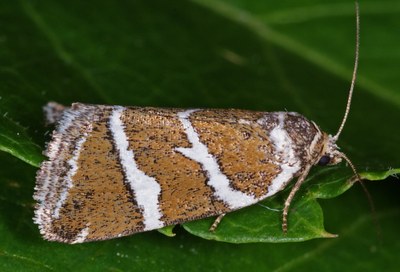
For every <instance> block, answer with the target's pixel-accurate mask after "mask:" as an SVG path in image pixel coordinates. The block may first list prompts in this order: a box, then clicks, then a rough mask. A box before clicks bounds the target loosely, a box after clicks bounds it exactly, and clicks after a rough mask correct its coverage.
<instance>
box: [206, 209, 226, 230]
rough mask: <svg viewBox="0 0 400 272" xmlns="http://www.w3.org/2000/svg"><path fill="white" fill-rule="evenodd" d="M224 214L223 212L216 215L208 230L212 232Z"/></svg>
mask: <svg viewBox="0 0 400 272" xmlns="http://www.w3.org/2000/svg"><path fill="white" fill-rule="evenodd" d="M224 216H225V213H223V214H220V215H218V217H217V218H216V219H215V221H214V223H212V225H211V227H210V228H209V229H208V230H209V231H211V232H214V231H215V230H216V229H217V227H218V225H219V223H221V221H222V218H224Z"/></svg>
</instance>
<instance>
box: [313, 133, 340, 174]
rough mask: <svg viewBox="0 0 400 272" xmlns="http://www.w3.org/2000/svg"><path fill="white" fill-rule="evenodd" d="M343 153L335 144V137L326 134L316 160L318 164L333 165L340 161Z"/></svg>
mask: <svg viewBox="0 0 400 272" xmlns="http://www.w3.org/2000/svg"><path fill="white" fill-rule="evenodd" d="M343 155H344V154H343V153H342V152H340V151H339V147H338V146H337V145H336V138H335V137H333V136H331V135H328V137H327V138H326V142H325V146H324V148H323V151H322V153H321V156H320V158H319V160H318V165H321V166H325V165H335V164H338V163H340V162H341V161H342V158H343Z"/></svg>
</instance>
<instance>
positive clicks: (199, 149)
mask: <svg viewBox="0 0 400 272" xmlns="http://www.w3.org/2000/svg"><path fill="white" fill-rule="evenodd" d="M195 111H198V109H192V110H187V111H182V112H179V113H178V118H179V120H180V121H181V123H182V126H183V128H184V129H185V132H186V135H187V137H188V140H189V142H190V143H191V144H192V147H191V148H184V147H177V148H175V150H177V151H179V152H180V153H182V154H183V155H185V156H186V157H188V158H190V159H192V160H194V161H196V162H198V163H200V164H201V165H202V167H203V169H204V170H205V171H207V174H208V182H207V184H208V185H210V186H212V187H213V188H214V190H215V192H214V195H215V196H216V197H217V198H218V199H221V200H222V201H224V202H225V203H226V204H227V205H229V207H230V208H231V209H238V208H242V207H245V206H248V205H251V204H253V203H256V202H257V201H258V200H257V199H256V198H255V197H253V196H249V195H246V194H245V193H243V192H241V191H236V190H234V189H232V188H231V187H230V186H229V179H228V178H227V177H226V176H225V175H224V174H223V173H222V172H221V170H220V169H219V165H218V163H217V160H216V159H215V158H214V157H213V155H211V154H210V153H209V152H208V149H207V146H205V145H204V144H203V143H201V142H200V139H199V135H198V134H197V132H196V131H195V130H194V128H193V126H192V124H191V122H190V120H189V116H190V115H191V114H192V113H193V112H195Z"/></svg>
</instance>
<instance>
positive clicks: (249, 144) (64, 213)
mask: <svg viewBox="0 0 400 272" xmlns="http://www.w3.org/2000/svg"><path fill="white" fill-rule="evenodd" d="M356 9H357V42H356V58H355V66H354V72H353V78H352V83H351V87H350V92H349V97H348V102H347V107H346V111H345V115H344V118H343V120H342V123H341V125H340V128H339V130H338V132H337V133H336V134H335V135H334V136H332V135H329V134H327V133H325V132H323V131H322V130H321V129H320V128H319V127H318V126H317V125H316V124H315V123H314V122H313V121H310V120H308V119H306V118H305V117H303V116H302V115H300V114H298V113H294V112H257V111H248V110H237V109H175V108H170V109H166V108H151V107H144V108H142V107H122V106H107V105H90V104H81V103H74V104H72V106H71V107H70V108H65V107H63V106H61V105H59V104H56V103H53V102H52V103H49V104H48V105H47V106H46V107H45V111H46V115H47V121H48V122H49V123H57V127H56V129H55V131H54V132H53V134H52V139H51V141H50V142H49V144H48V145H47V150H46V151H45V155H46V156H47V158H48V159H47V160H46V161H44V162H43V163H42V165H41V167H40V169H39V171H38V173H37V184H36V187H35V189H36V192H35V195H34V199H35V200H36V201H37V205H36V210H35V217H34V221H35V223H37V224H38V225H39V228H40V232H41V234H42V235H43V237H44V238H45V239H47V240H51V241H58V242H65V243H82V242H88V241H96V240H105V239H111V238H114V237H120V236H126V235H130V234H133V233H138V232H143V231H149V230H154V229H159V228H162V227H165V226H169V225H175V224H179V223H183V222H187V221H191V220H196V219H201V218H205V217H211V216H217V218H216V220H215V222H214V224H213V225H212V226H211V227H210V230H211V231H213V230H215V229H216V227H217V225H218V223H219V222H220V221H221V219H222V217H223V216H224V215H225V214H226V213H229V212H232V211H234V210H237V209H241V208H243V207H246V206H249V205H252V204H255V203H257V202H259V201H261V200H263V199H265V198H268V197H270V196H272V195H274V194H276V193H277V192H279V191H281V190H282V189H284V188H285V187H286V186H287V185H288V184H289V183H290V182H291V181H292V180H293V179H295V178H297V181H296V183H295V184H294V186H293V188H292V190H291V192H290V194H289V196H288V198H287V199H286V202H285V204H284V209H283V215H282V229H283V232H287V231H288V226H287V216H288V212H289V208H290V203H291V201H292V199H293V197H294V196H295V194H296V192H297V191H298V189H299V188H300V186H301V184H302V183H303V182H304V180H305V178H306V177H307V174H308V173H309V171H310V169H311V167H312V166H314V165H316V164H319V165H334V164H337V163H339V162H341V161H342V159H345V160H346V161H348V162H349V164H350V166H351V167H352V168H353V170H354V172H355V173H356V171H355V168H354V166H353V165H352V163H351V162H350V160H349V159H348V158H347V157H346V155H345V154H344V153H342V152H341V151H339V149H338V147H337V145H336V141H337V140H338V138H339V135H340V133H341V131H342V129H343V127H344V124H345V122H346V119H347V116H348V113H349V110H350V103H351V97H352V93H353V89H354V84H355V78H356V71H357V64H358V47H359V41H358V36H359V34H358V33H359V16H358V6H357V7H356ZM356 175H357V174H356Z"/></svg>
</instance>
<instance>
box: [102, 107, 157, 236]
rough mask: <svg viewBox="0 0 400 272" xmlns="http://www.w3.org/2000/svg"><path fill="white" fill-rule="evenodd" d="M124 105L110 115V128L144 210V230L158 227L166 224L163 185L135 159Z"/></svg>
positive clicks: (129, 181)
mask: <svg viewBox="0 0 400 272" xmlns="http://www.w3.org/2000/svg"><path fill="white" fill-rule="evenodd" d="M123 111H124V108H123V107H115V110H114V111H113V112H112V114H111V116H110V130H111V133H112V135H113V138H114V142H115V146H116V147H117V150H118V152H119V157H120V160H121V165H122V168H123V170H124V172H125V176H126V179H127V182H128V183H129V185H130V187H131V189H132V191H133V194H134V195H135V200H136V202H137V204H138V206H139V207H140V208H141V209H142V210H143V218H144V222H143V223H144V226H145V227H144V230H152V229H158V228H161V227H163V226H164V223H163V222H162V221H161V220H160V218H161V216H162V214H161V211H160V209H159V205H158V196H159V195H160V193H161V187H160V185H159V184H158V182H157V181H156V179H155V178H153V177H149V176H147V175H146V173H144V172H143V171H141V170H140V169H139V168H138V166H137V164H136V161H135V158H134V153H133V151H132V150H129V142H128V138H127V136H126V134H125V131H124V125H123V123H122V121H121V115H122V113H123Z"/></svg>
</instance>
